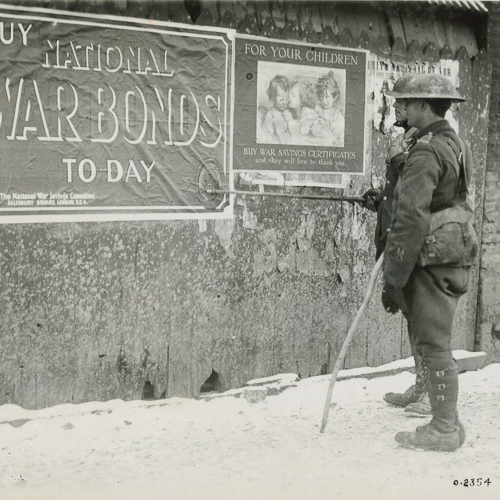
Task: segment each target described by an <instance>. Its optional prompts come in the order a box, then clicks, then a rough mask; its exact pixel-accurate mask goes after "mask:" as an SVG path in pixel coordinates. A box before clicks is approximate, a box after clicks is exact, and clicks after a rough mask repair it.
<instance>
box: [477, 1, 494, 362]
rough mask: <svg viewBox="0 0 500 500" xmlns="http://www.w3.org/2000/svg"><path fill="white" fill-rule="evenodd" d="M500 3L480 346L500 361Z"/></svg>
mask: <svg viewBox="0 0 500 500" xmlns="http://www.w3.org/2000/svg"><path fill="white" fill-rule="evenodd" d="M499 36H500V5H499V4H498V3H496V2H492V3H491V4H489V23H488V52H489V53H490V54H491V62H492V66H493V70H492V78H491V107H490V113H489V131H488V156H487V161H486V185H485V193H484V224H483V235H482V237H483V241H482V253H481V276H480V282H479V292H480V295H479V301H478V325H477V336H476V348H477V349H478V350H479V349H480V350H485V351H487V352H488V353H489V354H490V356H491V358H492V359H494V360H496V361H500V304H499V301H498V297H499V295H500V236H499V233H500V231H499V230H500V220H499V219H500V218H499V210H500V204H499V202H500V194H499V192H500V40H499Z"/></svg>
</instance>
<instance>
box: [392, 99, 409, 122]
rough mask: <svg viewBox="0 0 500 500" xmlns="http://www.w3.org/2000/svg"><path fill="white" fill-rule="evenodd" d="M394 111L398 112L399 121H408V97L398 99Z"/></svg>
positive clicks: (397, 118)
mask: <svg viewBox="0 0 500 500" xmlns="http://www.w3.org/2000/svg"><path fill="white" fill-rule="evenodd" d="M393 106H394V111H395V112H396V120H397V121H398V122H405V121H406V118H407V116H406V99H396V102H395V103H394V104H393Z"/></svg>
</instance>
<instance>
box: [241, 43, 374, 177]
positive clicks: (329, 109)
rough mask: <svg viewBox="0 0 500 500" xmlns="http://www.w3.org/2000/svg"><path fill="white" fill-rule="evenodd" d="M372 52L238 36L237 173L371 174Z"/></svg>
mask: <svg viewBox="0 0 500 500" xmlns="http://www.w3.org/2000/svg"><path fill="white" fill-rule="evenodd" d="M366 67H367V52H366V51H364V50H356V49H344V48H339V47H327V46H322V45H310V44H309V45H305V44H303V43H295V42H283V41H280V40H269V39H265V38H260V37H250V36H237V37H236V40H235V51H234V82H235V89H234V96H235V99H234V132H233V168H234V170H235V171H256V170H260V171H263V170H266V171H275V172H282V173H307V174H311V175H312V174H332V173H343V174H363V173H364V151H365V147H364V142H365V123H366V120H365V110H366V74H367V73H366Z"/></svg>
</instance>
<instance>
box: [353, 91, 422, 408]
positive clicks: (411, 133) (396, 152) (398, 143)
mask: <svg viewBox="0 0 500 500" xmlns="http://www.w3.org/2000/svg"><path fill="white" fill-rule="evenodd" d="M398 85H400V82H397V83H396V84H395V85H394V88H393V91H397V90H398ZM394 109H395V113H396V123H395V124H394V126H396V127H401V128H403V130H404V132H403V133H401V134H399V135H398V136H397V137H396V139H395V140H394V141H392V143H391V145H390V147H389V151H388V155H387V159H386V172H385V185H384V187H383V189H377V188H373V189H369V190H368V191H367V192H366V193H365V194H364V195H363V198H364V199H365V202H364V203H363V206H364V207H365V208H367V209H368V210H372V211H376V212H377V226H376V229H375V249H376V257H375V258H376V260H378V258H379V257H380V256H381V255H382V252H383V251H384V248H385V243H386V240H387V231H388V229H389V227H390V225H391V218H392V204H393V202H394V189H395V187H396V183H397V181H398V179H399V176H400V173H401V171H402V169H403V167H404V164H405V162H406V158H407V157H408V151H409V149H410V148H411V147H412V146H413V145H414V144H415V142H416V138H415V136H416V134H417V129H416V128H415V127H410V126H409V125H408V122H407V118H406V108H405V106H404V104H403V102H401V101H399V100H398V101H396V103H395V104H394ZM405 316H406V315H405ZM406 320H408V317H407V316H406ZM408 334H409V337H410V346H411V351H412V354H413V357H414V359H415V372H416V380H415V384H413V385H412V386H411V387H410V388H409V389H408V390H406V391H405V392H404V393H402V394H401V393H394V392H389V393H387V394H386V395H385V396H384V400H385V401H386V402H387V403H389V404H391V405H394V406H400V407H404V408H405V414H406V415H409V416H418V417H426V416H427V415H430V413H431V407H430V404H429V397H428V395H427V390H426V382H425V378H424V377H423V376H422V370H421V366H420V358H419V356H418V354H417V352H416V346H415V342H414V338H413V335H412V332H411V328H410V325H409V324H408Z"/></svg>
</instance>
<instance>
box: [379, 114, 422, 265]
mask: <svg viewBox="0 0 500 500" xmlns="http://www.w3.org/2000/svg"><path fill="white" fill-rule="evenodd" d="M396 125H397V126H401V127H403V126H404V125H403V124H399V123H396ZM406 128H408V127H406ZM416 133H417V129H415V128H409V129H408V130H406V131H405V132H404V133H402V134H399V135H398V136H397V137H396V139H395V140H394V141H393V142H392V144H391V147H390V148H389V152H388V155H387V159H386V171H385V185H384V189H383V190H381V191H380V193H379V194H378V195H377V196H376V197H375V199H374V201H375V208H376V210H377V226H376V228H375V248H376V260H378V258H379V257H380V256H381V255H382V252H383V251H384V248H385V243H386V240H387V231H388V229H389V227H390V225H391V219H392V204H393V201H394V190H395V188H396V184H397V182H398V179H399V176H400V173H401V170H402V168H403V166H404V163H405V161H406V158H407V156H408V150H409V149H410V147H411V146H413V144H414V143H415V140H416V139H415V135H416Z"/></svg>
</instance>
